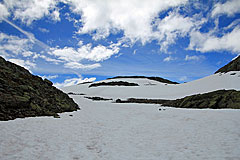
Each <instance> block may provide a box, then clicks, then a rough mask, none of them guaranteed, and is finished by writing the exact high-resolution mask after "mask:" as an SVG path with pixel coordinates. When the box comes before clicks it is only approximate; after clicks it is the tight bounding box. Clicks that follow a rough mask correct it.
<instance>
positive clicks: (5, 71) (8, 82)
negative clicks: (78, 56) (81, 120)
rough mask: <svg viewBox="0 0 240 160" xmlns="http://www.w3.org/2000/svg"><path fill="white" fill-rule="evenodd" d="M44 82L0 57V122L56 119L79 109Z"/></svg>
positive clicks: (67, 97)
mask: <svg viewBox="0 0 240 160" xmlns="http://www.w3.org/2000/svg"><path fill="white" fill-rule="evenodd" d="M52 85H53V83H52V82H51V81H49V80H47V79H45V80H42V78H40V77H38V76H35V75H32V74H31V73H30V72H29V71H28V70H26V69H24V68H23V67H20V66H18V65H16V64H13V63H11V62H8V61H5V60H4V59H3V58H2V57H0V120H12V119H15V118H23V117H34V116H55V117H57V116H58V115H57V113H62V112H68V111H76V110H77V109H79V107H78V105H77V104H76V103H75V102H74V101H73V100H72V99H71V98H69V96H68V95H67V94H65V93H63V92H62V91H60V90H59V89H57V88H55V87H54V86H52Z"/></svg>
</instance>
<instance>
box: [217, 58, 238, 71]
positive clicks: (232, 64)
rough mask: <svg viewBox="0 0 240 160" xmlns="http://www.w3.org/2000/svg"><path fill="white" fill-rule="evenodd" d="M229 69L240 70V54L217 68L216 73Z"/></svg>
mask: <svg viewBox="0 0 240 160" xmlns="http://www.w3.org/2000/svg"><path fill="white" fill-rule="evenodd" d="M229 71H240V56H238V57H237V58H236V59H234V60H233V61H231V62H229V63H228V64H226V65H225V66H223V67H222V68H220V69H219V70H217V71H216V72H215V73H219V72H221V73H226V72H229Z"/></svg>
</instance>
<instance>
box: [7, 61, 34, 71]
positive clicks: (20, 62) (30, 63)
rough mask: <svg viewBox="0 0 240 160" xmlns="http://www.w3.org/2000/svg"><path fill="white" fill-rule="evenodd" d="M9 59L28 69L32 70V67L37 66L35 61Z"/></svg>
mask: <svg viewBox="0 0 240 160" xmlns="http://www.w3.org/2000/svg"><path fill="white" fill-rule="evenodd" d="M8 60H9V61H10V62H12V63H15V64H17V65H19V66H22V67H24V68H26V69H28V70H30V69H31V68H34V67H35V66H36V64H35V63H32V62H30V61H29V60H26V61H24V60H22V59H8Z"/></svg>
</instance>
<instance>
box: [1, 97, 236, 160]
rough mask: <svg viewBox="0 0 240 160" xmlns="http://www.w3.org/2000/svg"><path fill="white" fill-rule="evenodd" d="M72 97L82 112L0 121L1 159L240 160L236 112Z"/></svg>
mask: <svg viewBox="0 0 240 160" xmlns="http://www.w3.org/2000/svg"><path fill="white" fill-rule="evenodd" d="M73 98H74V99H75V101H76V102H77V103H79V104H80V105H81V107H82V110H80V111H77V112H73V113H64V114H61V118H60V119H54V118H51V117H39V118H26V119H17V120H13V121H7V122H0V128H1V131H0V159H1V160H15V159H16V160H20V159H24V160H32V159H36V160H39V159H40V160H54V159H56V160H159V159H163V160H170V159H171V160H179V159H181V160H193V159H194V160H202V159H204V160H230V159H231V160H239V159H240V152H239V150H240V134H239V133H240V128H239V125H240V116H239V115H240V110H210V109H206V110H197V109H194V110H191V109H188V110H187V109H174V108H166V110H165V111H158V107H159V106H158V105H139V104H113V103H110V102H92V101H91V100H87V99H84V98H83V97H82V96H73ZM70 114H72V115H73V116H72V117H71V116H69V115H70Z"/></svg>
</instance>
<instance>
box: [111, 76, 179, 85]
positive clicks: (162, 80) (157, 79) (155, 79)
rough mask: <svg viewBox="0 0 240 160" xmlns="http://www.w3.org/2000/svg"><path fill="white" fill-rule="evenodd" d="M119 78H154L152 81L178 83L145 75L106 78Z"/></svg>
mask: <svg viewBox="0 0 240 160" xmlns="http://www.w3.org/2000/svg"><path fill="white" fill-rule="evenodd" d="M121 78H135V79H138V78H146V79H149V80H154V81H158V82H162V83H168V84H178V83H177V82H173V81H170V80H167V79H164V78H161V77H146V76H117V77H113V78H108V79H121Z"/></svg>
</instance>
